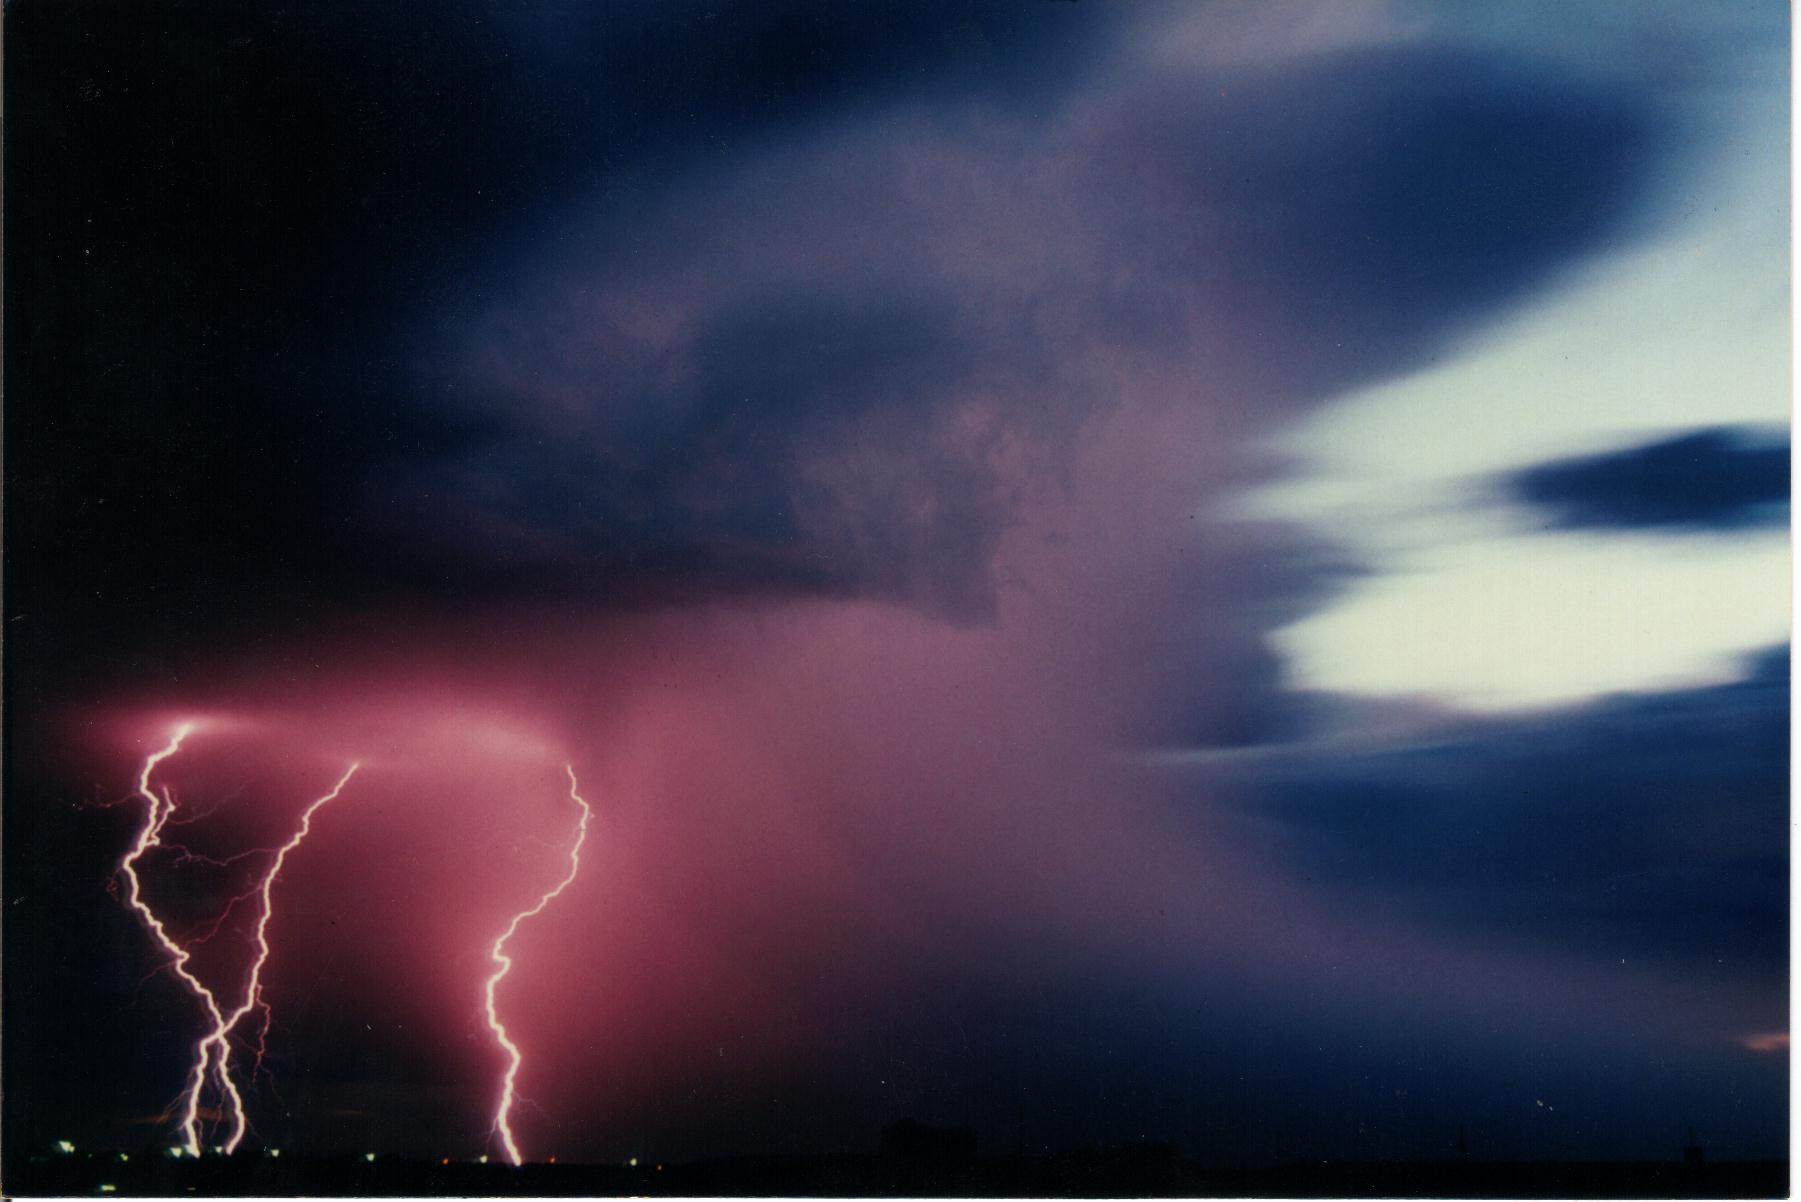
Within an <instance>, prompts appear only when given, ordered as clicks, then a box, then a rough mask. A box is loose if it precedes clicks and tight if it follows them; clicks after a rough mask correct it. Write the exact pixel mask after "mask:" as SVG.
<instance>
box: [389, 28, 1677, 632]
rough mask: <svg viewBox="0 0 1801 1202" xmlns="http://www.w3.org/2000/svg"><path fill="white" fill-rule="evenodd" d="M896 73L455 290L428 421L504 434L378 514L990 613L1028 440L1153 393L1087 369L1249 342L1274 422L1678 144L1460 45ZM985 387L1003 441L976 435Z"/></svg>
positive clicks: (566, 549)
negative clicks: (961, 430) (856, 103)
mask: <svg viewBox="0 0 1801 1202" xmlns="http://www.w3.org/2000/svg"><path fill="white" fill-rule="evenodd" d="M885 95H886V94H885ZM891 100H892V104H891V106H890V107H884V108H881V109H879V110H876V115H875V116H874V117H873V118H869V119H865V120H863V121H850V122H844V121H834V122H822V123H815V124H814V125H811V126H808V127H807V129H806V131H805V133H804V135H799V134H793V133H792V132H790V134H789V135H787V136H785V137H784V138H783V139H782V140H780V141H778V142H772V143H768V144H765V145H761V146H760V147H759V148H758V154H755V155H747V156H746V157H745V158H744V159H742V160H740V161H734V162H731V163H722V164H720V165H719V169H718V170H717V172H716V173H714V174H713V175H711V176H705V177H694V178H690V179H688V180H687V182H686V184H684V186H682V187H680V188H677V189H674V190H672V191H668V192H664V193H660V194H659V195H658V197H657V198H656V203H654V204H651V205H649V206H648V207H639V208H630V209H629V210H628V208H627V207H626V206H624V205H622V204H621V202H619V201H618V199H617V198H606V197H601V198H597V199H596V200H595V201H594V203H593V205H592V206H591V209H592V211H591V212H589V213H588V214H587V215H585V216H583V217H580V218H576V217H568V218H566V220H567V221H568V222H569V225H568V228H567V229H565V230H564V231H563V232H562V233H560V234H559V235H558V236H557V237H556V238H554V239H548V240H545V239H540V240H539V242H538V244H537V245H536V247H535V249H534V250H533V251H532V254H531V255H529V256H521V257H520V258H518V259H517V260H508V263H507V266H506V267H505V269H504V270H496V271H495V272H493V273H491V275H490V276H488V277H486V278H489V279H491V280H492V281H493V283H492V284H491V285H490V284H483V285H481V286H479V287H478V288H477V289H476V290H477V291H478V292H480V293H481V294H482V295H484V296H487V297H489V298H490V299H489V300H488V302H487V304H485V305H484V306H483V307H482V308H481V309H480V310H479V311H478V312H474V313H471V314H464V313H462V312H460V311H457V310H456V309H455V307H454V306H453V307H452V308H451V309H449V310H443V311H439V312H437V313H433V314H431V315H430V319H431V321H433V322H435V323H436V326H437V329H438V333H437V334H436V335H434V337H433V341H432V343H431V350H430V351H429V352H421V355H420V357H421V358H426V359H429V360H431V361H432V362H433V363H434V368H433V370H432V374H431V377H430V379H431V383H430V386H428V387H420V386H418V381H417V380H415V381H414V386H413V387H411V388H406V387H403V388H400V389H398V390H397V391H396V395H398V396H410V397H412V398H413V402H414V407H413V410H412V412H410V413H409V414H407V415H406V416H405V417H404V419H403V420H402V424H403V425H404V426H406V427H407V428H410V429H413V430H416V431H420V432H421V436H422V437H423V438H424V440H425V441H426V442H427V443H428V444H438V443H441V442H442V441H443V438H442V436H440V435H436V434H433V433H432V429H433V425H434V422H435V421H436V420H437V416H438V415H440V414H441V415H442V420H443V422H444V424H445V427H446V428H447V429H449V430H452V431H455V430H462V429H465V428H467V427H468V425H469V423H471V422H473V423H474V424H475V426H476V427H477V428H479V429H481V430H482V431H483V432H484V437H482V438H479V439H474V440H472V441H471V442H470V444H469V445H467V446H460V447H457V448H456V449H454V450H452V451H451V452H450V453H448V454H434V453H432V452H430V451H429V450H427V451H425V452H424V453H420V454H403V455H402V456H400V457H398V458H397V459H391V458H389V457H378V459H377V466H376V467H375V468H374V470H373V472H372V474H373V476H374V477H375V479H376V484H375V489H374V493H375V498H376V499H375V501H374V504H373V508H372V512H373V514H375V515H376V516H375V530H376V533H375V534H374V535H373V536H372V541H377V542H386V543H390V544H408V545H411V546H412V547H413V549H414V550H415V551H416V550H418V549H420V548H429V549H430V551H429V554H430V555H431V556H435V558H430V559H428V561H427V562H424V563H422V564H421V565H420V570H421V571H422V572H425V573H427V574H429V573H431V572H434V571H440V570H442V571H450V572H452V573H462V574H468V573H472V572H473V573H477V574H479V573H481V572H483V571H492V570H493V569H494V568H496V567H497V566H503V565H504V569H505V571H506V572H507V573H508V578H509V579H512V580H514V581H522V580H524V579H530V580H532V581H534V584H533V587H545V586H554V585H555V584H556V583H557V581H559V580H561V581H563V582H565V583H567V582H569V581H581V580H585V579H588V578H589V577H590V575H591V573H592V572H594V571H596V570H601V569H605V570H608V571H611V572H613V573H614V576H615V580H616V579H617V576H618V573H619V571H620V570H621V569H627V570H634V571H637V572H638V573H639V574H640V575H641V576H643V577H646V578H650V577H654V578H656V579H658V580H659V581H661V582H663V583H665V584H668V583H670V582H672V581H679V580H687V581H690V582H694V583H696V584H697V586H698V587H700V588H701V589H703V590H705V591H714V590H724V591H726V592H739V593H756V592H761V591H767V590H770V589H795V588H802V589H814V590H819V591H823V592H826V593H829V594H834V595H863V596H872V597H878V598H882V599H886V600H894V601H900V602H903V603H906V604H910V605H915V606H918V607H920V608H922V609H925V610H927V611H928V612H933V613H936V614H940V615H944V616H950V617H957V618H965V619H967V618H971V617H980V616H981V615H983V614H985V613H988V612H990V611H991V609H992V605H993V600H992V595H993V584H992V581H991V580H990V579H989V563H988V558H989V555H990V553H991V552H992V550H993V548H994V547H995V545H996V543H997V538H998V535H999V533H1000V532H1001V531H1002V530H1003V529H1004V528H1005V527H1006V525H1007V524H1008V522H1009V520H1010V519H1011V517H1012V513H1011V510H1010V489H1009V485H1010V484H1011V483H1012V482H1011V481H1009V480H1008V479H1007V478H1006V477H1005V475H1004V473H1003V472H1001V471H1000V470H998V469H997V468H996V466H995V464H994V459H993V455H994V451H995V445H996V444H997V443H999V442H1005V441H1009V440H1011V441H1014V442H1017V441H1019V440H1021V439H1023V440H1026V441H1034V440H1038V441H1040V442H1042V443H1043V444H1044V445H1045V446H1047V447H1048V448H1049V451H1048V453H1049V454H1051V455H1052V456H1054V455H1055V454H1056V448H1057V447H1058V446H1059V445H1060V444H1061V445H1067V435H1068V432H1069V430H1070V429H1071V428H1072V423H1074V422H1078V421H1079V420H1080V419H1081V418H1082V417H1084V416H1087V415H1091V414H1092V413H1094V412H1096V411H1097V410H1101V409H1104V408H1105V407H1107V406H1108V405H1109V404H1111V403H1112V402H1113V401H1115V400H1117V399H1119V398H1117V397H1110V396H1109V395H1108V392H1109V386H1108V385H1105V384H1097V382H1096V379H1095V377H1094V375H1093V373H1092V371H1090V370H1088V368H1087V364H1088V363H1090V362H1092V361H1094V360H1095V359H1098V358H1101V357H1111V358H1114V359H1117V358H1119V357H1127V358H1130V359H1134V360H1137V361H1139V362H1152V361H1156V362H1162V363H1165V364H1178V363H1182V362H1183V361H1185V360H1188V361H1201V362H1209V363H1211V362H1213V361H1221V360H1223V361H1224V362H1225V363H1226V364H1227V366H1226V367H1225V368H1224V369H1223V370H1224V372H1226V373H1229V374H1227V375H1226V376H1225V377H1224V378H1223V379H1212V378H1209V379H1206V380H1204V381H1199V382H1197V383H1195V384H1194V385H1191V386H1190V388H1191V393H1190V395H1189V396H1188V397H1187V398H1185V403H1188V404H1192V405H1195V406H1197V407H1203V408H1205V407H1212V406H1220V405H1229V406H1230V407H1232V408H1234V409H1238V410H1248V411H1250V412H1251V413H1253V414H1255V415H1256V416H1254V417H1253V418H1252V419H1251V420H1254V421H1266V420H1273V419H1274V418H1276V417H1277V415H1279V414H1281V413H1283V412H1286V411H1290V410H1292V408H1293V407H1295V406H1297V405H1301V404H1305V403H1309V402H1317V401H1319V400H1320V399H1322V398H1323V397H1324V396H1326V395H1328V394H1329V393H1331V392H1332V391H1334V390H1337V389H1342V388H1345V387H1348V386H1350V385H1352V384H1355V383H1358V382H1360V381H1363V380H1366V379H1369V378H1372V377H1376V376H1380V375H1384V374H1388V373H1392V372H1395V371H1399V370H1402V369H1404V368H1405V367H1406V366H1407V365H1408V364H1411V363H1414V362H1417V361H1418V360H1419V358H1420V356H1421V355H1423V354H1424V353H1426V352H1427V351H1428V350H1430V349H1431V348H1433V347H1435V346H1437V345H1439V344H1441V343H1442V341H1443V340H1444V339H1445V338H1446V337H1448V336H1449V335H1451V334H1453V333H1456V332H1458V331H1460V330H1462V329H1463V328H1465V326H1466V325H1467V324H1468V323H1469V322H1470V321H1472V320H1474V319H1475V318H1477V317H1479V316H1481V315H1483V314H1487V313H1492V312H1493V311H1494V310H1495V309H1496V307H1497V306H1499V305H1501V304H1503V303H1505V302H1506V301H1508V300H1510V299H1512V298H1514V297H1516V296H1518V295H1520V294H1521V293H1522V292H1523V291H1524V290H1525V289H1526V288H1527V287H1529V286H1530V285H1532V284H1534V283H1539V282H1542V281H1543V280H1544V279H1545V278H1546V277H1547V276H1549V275H1551V274H1552V273H1554V272H1555V271H1556V270H1557V269H1558V268H1560V267H1562V266H1564V265H1566V264H1568V263H1569V262H1571V261H1572V260H1573V259H1574V258H1575V257H1577V256H1579V255H1580V254H1581V253H1583V252H1584V251H1585V250H1588V249H1591V248H1593V247H1596V246H1599V245H1601V244H1602V242H1603V240H1604V238H1605V237H1606V235H1607V234H1608V233H1609V232H1610V231H1614V230H1616V229H1617V228H1618V226H1619V223H1620V221H1621V219H1622V218H1623V216H1624V215H1625V214H1626V213H1627V212H1628V211H1629V210H1630V208H1631V205H1632V202H1633V200H1634V199H1635V198H1636V197H1637V196H1638V194H1639V188H1640V186H1641V185H1642V184H1643V182H1644V181H1645V179H1646V178H1647V173H1648V171H1649V168H1650V164H1651V162H1652V158H1653V155H1652V152H1653V151H1654V150H1655V148H1656V146H1657V137H1656V133H1655V128H1654V127H1655V121H1654V119H1653V116H1652V112H1651V108H1650V106H1649V104H1648V102H1647V101H1646V99H1645V98H1644V97H1635V96H1633V95H1630V94H1627V93H1624V92H1620V91H1617V90H1610V89H1606V88H1601V87H1598V86H1596V85H1592V84H1585V83H1580V82H1577V81H1574V80H1571V79H1568V78H1563V77H1557V76H1553V75H1547V74H1546V73H1544V72H1542V71H1540V70H1538V69H1536V68H1528V67H1525V66H1523V65H1521V64H1519V63H1516V62H1511V61H1507V60H1503V59H1499V58H1483V57H1475V56H1470V55H1464V54H1450V53H1446V52H1443V51H1440V50H1435V49H1432V48H1409V49H1404V50H1385V51H1382V52H1379V53H1376V52H1367V51H1363V52H1356V53H1339V54H1333V55H1328V56H1315V57H1312V58H1308V59H1304V60H1302V61H1301V62H1299V63H1287V64H1280V65H1276V66H1269V65H1264V66H1261V67H1257V68H1251V67H1233V68H1229V69H1227V68H1197V67H1193V66H1189V67H1183V68H1179V69H1166V70H1163V71H1159V72H1154V73H1152V75H1151V77H1150V78H1149V79H1148V80H1146V81H1142V82H1141V81H1137V80H1134V81H1127V82H1122V81H1106V86H1100V85H1089V84H1088V83H1087V81H1085V80H1083V79H1079V78H1078V79H1074V80H1071V81H1069V83H1068V85H1067V87H1066V89H1065V91H1064V92H1063V93H1062V95H1061V98H1060V103H1059V104H1058V105H1057V106H1055V107H1054V108H1052V109H1051V110H1049V111H1048V112H1047V113H1043V114H1034V113H1021V112H1019V111H1017V110H1015V109H1012V108H1009V107H1007V106H1004V105H997V104H996V102H995V101H994V99H993V98H992V97H991V96H988V95H972V94H971V93H970V92H969V90H968V89H967V88H965V87H961V86H953V85H950V84H944V83H942V81H940V82H939V83H932V82H931V81H926V82H923V83H921V84H919V85H918V86H916V87H915V88H914V89H913V90H912V91H911V92H905V93H895V94H893V95H892V96H891ZM922 113H925V114H930V115H929V116H924V117H922V116H921V114H922ZM946 114H952V115H953V116H954V119H953V117H947V116H946ZM996 124H999V125H1000V126H1002V127H1003V128H1005V129H1007V130H1008V135H1007V139H1006V145H1007V146H1008V147H1009V150H1008V156H1007V161H1006V162H1004V163H997V162H994V161H992V159H991V158H990V157H989V156H992V155H993V154H994V152H995V149H996V143H995V140H994V138H993V136H992V134H990V133H988V132H986V131H988V130H991V129H992V128H993V127H994V126H995V125H996ZM883 129H887V130H889V131H891V132H890V133H889V135H888V136H887V137H886V138H885V139H884V138H881V137H878V136H876V133H875V131H879V130H883ZM921 179H924V180H926V181H930V183H931V184H932V185H934V186H927V185H926V184H922V183H921V182H920V180H921ZM1022 181H1029V182H1022ZM947 246H948V247H959V246H960V247H961V249H960V250H957V251H954V252H952V251H947V250H946V247H947ZM528 264H531V265H528ZM647 298H648V299H647ZM1047 315H1052V316H1051V317H1047ZM872 323H879V326H880V328H877V325H875V324H872ZM647 326H655V327H657V332H655V333H654V334H650V335H646V334H644V333H643V332H642V331H643V329H644V328H645V327H647ZM1228 327H1232V328H1248V330H1249V332H1250V334H1251V337H1253V338H1255V339H1257V340H1258V342H1257V343H1255V344H1251V343H1250V342H1249V341H1248V340H1247V339H1246V338H1244V337H1240V338H1238V339H1236V340H1234V339H1231V338H1228V337H1227V336H1225V335H1224V334H1222V333H1221V331H1222V330H1224V329H1226V328H1228ZM632 329H636V330H638V332H636V333H627V332H624V331H628V330H632ZM497 331H498V333H497ZM471 345H476V346H478V347H484V348H485V350H482V351H480V352H477V353H474V354H472V353H471V352H470V351H469V347H470V346H471ZM808 360H817V362H816V363H812V364H809V363H808V362H807V361H808ZM446 364H447V365H448V366H445V365H446ZM972 393H981V394H983V395H984V396H985V398H986V402H985V403H989V404H990V410H989V412H988V413H987V414H986V415H985V416H984V418H983V420H984V421H986V422H991V423H992V424H993V426H994V430H993V431H992V432H991V435H990V437H989V439H988V441H986V442H977V443H966V444H961V445H959V444H956V443H954V442H952V441H949V440H947V438H946V436H945V427H946V426H947V424H949V425H955V424H956V423H957V422H958V421H959V420H961V418H960V414H961V413H962V410H961V409H960V406H961V405H962V404H963V403H964V402H965V401H967V399H968V397H969V396H970V395H971V394H972ZM1227 396H1230V398H1231V399H1230V400H1227V399H1226V398H1227ZM996 398H1000V399H999V400H998V401H996ZM1165 399H1167V398H1165ZM547 443H551V444H554V449H552V450H551V451H549V452H548V453H547V452H545V451H544V450H542V449H541V448H543V447H544V446H545V445H546V444H547ZM822 464H825V465H827V466H826V467H825V468H824V469H823V475H824V476H825V477H829V479H822V478H821V477H822V468H821V465H822ZM521 569H524V571H523V572H522V571H521Z"/></svg>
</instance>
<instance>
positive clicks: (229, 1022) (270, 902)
mask: <svg viewBox="0 0 1801 1202" xmlns="http://www.w3.org/2000/svg"><path fill="white" fill-rule="evenodd" d="M360 767H362V765H361V764H352V765H350V767H349V768H347V769H346V770H345V772H344V775H343V776H340V777H339V778H338V783H337V784H335V785H333V786H332V787H331V792H329V793H327V794H325V796H323V797H321V798H319V799H318V800H317V801H314V802H313V803H312V804H311V805H309V806H307V807H306V810H305V811H304V812H303V813H302V814H301V815H300V827H299V829H297V830H296V831H295V832H294V834H293V835H292V836H291V837H290V838H289V839H288V841H287V842H286V843H284V844H282V845H281V846H280V847H278V848H276V849H275V857H274V859H273V860H271V861H270V863H269V871H268V872H267V873H265V874H264V875H263V880H262V885H261V886H260V888H259V893H260V896H261V898H262V904H261V906H260V908H259V909H258V911H257V918H256V955H255V957H254V958H253V959H252V960H251V962H250V972H249V975H248V977H247V978H246V980H245V984H244V1000H243V1002H241V1003H240V1004H239V1005H238V1007H237V1009H235V1010H233V1011H232V1012H231V1013H230V1014H228V1015H226V1016H225V1021H224V1022H223V1023H221V1024H220V1025H219V1027H218V1028H217V1029H216V1030H215V1032H214V1033H213V1035H212V1036H211V1037H210V1040H209V1041H210V1042H212V1043H213V1044H214V1045H215V1046H216V1048H217V1049H218V1059H219V1073H220V1075H221V1076H227V1075H228V1074H229V1073H230V1069H231V1033H232V1031H233V1030H234V1029H235V1028H236V1027H237V1025H238V1024H239V1023H240V1022H242V1021H244V1016H245V1015H247V1014H249V1013H250V1012H251V1011H252V1010H255V1009H257V1008H258V1007H259V1006H260V1007H262V1010H263V1026H262V1030H261V1034H260V1035H259V1037H258V1039H257V1046H256V1063H257V1064H258V1065H259V1066H260V1065H261V1064H262V1062H263V1051H264V1046H265V1043H264V1041H265V1040H266V1039H267V1036H268V1032H269V1017H270V1014H269V1008H268V1006H267V1005H266V1004H264V1002H263V965H265V964H267V963H268V962H269V918H270V916H271V915H272V914H274V912H275V897H274V894H275V881H276V878H277V877H279V876H281V870H282V866H283V865H284V864H286V863H287V860H288V853H289V852H291V851H293V850H294V849H295V848H296V847H299V846H300V845H301V843H303V842H305V840H306V837H307V836H308V835H309V834H311V833H312V830H313V815H314V814H316V813H318V812H319V811H320V809H322V808H323V807H324V806H325V805H326V803H327V802H331V801H335V800H337V797H338V794H340V793H342V792H343V791H344V786H345V785H347V784H349V783H350V778H351V777H353V776H355V775H356V770H357V769H358V768H360ZM190 1101H191V1102H194V1103H197V1102H198V1099H197V1098H191V1099H190ZM247 1126H248V1123H247V1121H246V1119H245V1116H244V1108H243V1106H242V1105H241V1104H240V1105H239V1106H238V1108H237V1115H236V1118H235V1119H234V1120H233V1122H232V1131H231V1135H230V1137H229V1138H227V1139H226V1141H225V1145H224V1146H225V1151H226V1153H227V1154H228V1155H229V1154H230V1153H232V1152H235V1151H237V1150H238V1145H239V1144H241V1143H243V1142H244V1132H245V1129H246V1127H247Z"/></svg>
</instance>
